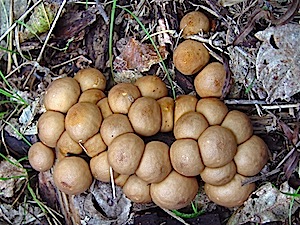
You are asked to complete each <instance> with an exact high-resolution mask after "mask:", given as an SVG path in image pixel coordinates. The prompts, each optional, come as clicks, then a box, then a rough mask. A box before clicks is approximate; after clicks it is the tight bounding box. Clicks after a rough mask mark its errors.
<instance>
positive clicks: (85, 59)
mask: <svg viewBox="0 0 300 225" xmlns="http://www.w3.org/2000/svg"><path fill="white" fill-rule="evenodd" d="M77 59H83V60H84V61H85V62H87V63H88V64H92V63H93V62H92V61H91V60H89V59H87V58H85V57H84V56H83V55H79V56H76V57H75V58H73V59H70V60H67V61H65V62H63V63H60V64H57V65H55V66H52V67H51V69H55V68H58V67H61V66H63V65H66V64H68V63H70V62H73V61H75V60H77Z"/></svg>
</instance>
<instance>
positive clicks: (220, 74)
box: [194, 62, 226, 98]
mask: <svg viewBox="0 0 300 225" xmlns="http://www.w3.org/2000/svg"><path fill="white" fill-rule="evenodd" d="M225 80H226V71H225V69H224V66H223V65H222V64H221V63H219V62H212V63H210V64H208V65H207V66H206V67H204V69H203V70H201V71H200V73H199V74H198V75H197V76H196V77H195V80H194V86H195V89H196V92H197V93H198V95H199V96H200V97H201V98H206V97H217V98H219V97H221V96H222V90H223V87H224V84H225Z"/></svg>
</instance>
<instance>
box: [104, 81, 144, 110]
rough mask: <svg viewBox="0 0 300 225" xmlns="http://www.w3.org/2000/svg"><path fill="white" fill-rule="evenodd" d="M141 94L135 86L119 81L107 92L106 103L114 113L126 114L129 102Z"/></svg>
mask: <svg viewBox="0 0 300 225" xmlns="http://www.w3.org/2000/svg"><path fill="white" fill-rule="evenodd" d="M140 96H141V93H140V91H139V89H138V87H137V86H135V85H134V84H130V83H119V84H117V85H115V86H113V87H112V88H111V89H110V91H109V92H108V103H109V106H110V108H111V110H112V111H113V112H114V113H123V114H127V113H128V111H129V108H130V106H131V104H132V103H133V102H134V101H135V100H136V99H137V98H139V97H140Z"/></svg>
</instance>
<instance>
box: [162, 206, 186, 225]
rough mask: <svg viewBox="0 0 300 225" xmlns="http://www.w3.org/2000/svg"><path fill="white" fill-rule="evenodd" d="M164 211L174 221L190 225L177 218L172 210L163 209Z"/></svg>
mask: <svg viewBox="0 0 300 225" xmlns="http://www.w3.org/2000/svg"><path fill="white" fill-rule="evenodd" d="M161 209H162V210H164V211H165V212H166V213H167V214H169V215H170V216H172V217H173V218H174V219H176V220H178V221H179V222H181V223H182V224H184V225H189V223H187V222H185V221H184V220H183V219H182V218H180V217H179V216H176V215H175V214H174V213H172V212H171V211H170V210H168V209H164V208H161Z"/></svg>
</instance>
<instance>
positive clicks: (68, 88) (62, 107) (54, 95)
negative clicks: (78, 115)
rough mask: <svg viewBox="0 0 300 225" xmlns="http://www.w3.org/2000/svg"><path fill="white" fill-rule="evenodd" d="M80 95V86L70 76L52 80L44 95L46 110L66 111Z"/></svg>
mask: <svg viewBox="0 0 300 225" xmlns="http://www.w3.org/2000/svg"><path fill="white" fill-rule="evenodd" d="M79 95H80V87H79V84H78V83H77V81H76V80H74V79H73V78H71V77H65V78H60V79H57V80H55V81H53V82H52V83H51V84H50V86H49V87H48V89H47V90H46V93H45V96H44V104H45V107H46V109H47V110H53V111H58V112H62V113H66V112H67V111H68V110H69V109H70V108H71V106H72V105H74V104H75V103H76V102H77V100H78V98H79Z"/></svg>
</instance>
